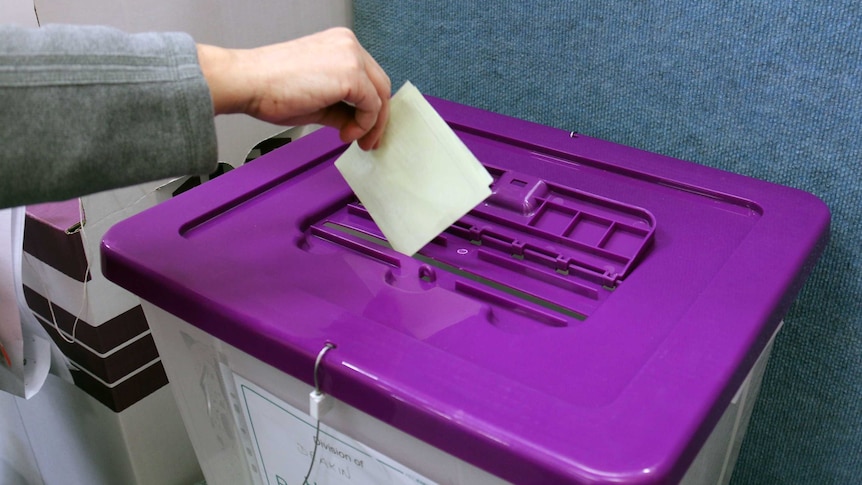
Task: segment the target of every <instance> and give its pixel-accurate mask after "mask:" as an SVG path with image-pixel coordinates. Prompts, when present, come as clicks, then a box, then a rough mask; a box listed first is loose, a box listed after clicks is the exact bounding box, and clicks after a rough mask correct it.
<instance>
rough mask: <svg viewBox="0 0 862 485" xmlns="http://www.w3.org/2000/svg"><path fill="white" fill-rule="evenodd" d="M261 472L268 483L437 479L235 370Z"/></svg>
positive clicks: (378, 483) (422, 482)
mask: <svg viewBox="0 0 862 485" xmlns="http://www.w3.org/2000/svg"><path fill="white" fill-rule="evenodd" d="M234 382H235V383H236V388H237V392H238V393H239V399H240V403H241V406H242V408H243V409H242V412H243V417H244V418H245V422H246V425H247V426H248V431H249V434H250V435H251V443H252V447H253V448H254V452H255V455H256V457H257V461H258V466H259V468H260V475H261V477H263V478H262V479H263V483H265V484H267V485H304V484H303V483H302V482H303V479H304V478H305V474H306V473H307V472H308V468H309V465H310V464H311V459H312V456H314V466H313V468H312V471H311V475H310V476H309V479H308V485H386V484H394V485H407V484H409V485H417V484H418V485H434V482H433V481H431V480H429V479H427V478H425V477H423V476H421V475H419V474H417V473H416V472H414V471H412V470H410V469H408V468H406V467H404V466H403V465H401V464H400V463H398V462H397V461H395V460H393V459H391V458H389V457H387V456H384V455H382V454H381V453H378V452H377V451H375V450H373V449H371V448H369V447H367V446H365V445H363V444H362V443H360V442H358V441H356V440H354V439H352V438H350V437H349V436H346V435H345V434H343V433H340V432H338V431H336V430H334V429H332V428H330V427H329V426H326V425H325V424H323V423H321V424H320V433H319V434H318V435H317V450H316V451H315V434H316V426H317V422H316V421H315V420H313V419H312V418H311V416H309V415H308V414H306V413H304V412H302V411H300V410H299V409H297V408H295V407H293V406H291V405H290V404H288V403H286V402H284V401H282V400H281V399H279V398H277V397H275V396H273V395H272V394H270V393H269V392H267V391H266V390H265V389H263V388H261V387H260V386H258V385H256V384H254V383H252V382H249V381H248V380H246V379H244V378H243V377H242V376H239V375H236V374H234Z"/></svg>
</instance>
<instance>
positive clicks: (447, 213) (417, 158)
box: [335, 82, 493, 256]
mask: <svg viewBox="0 0 862 485" xmlns="http://www.w3.org/2000/svg"><path fill="white" fill-rule="evenodd" d="M335 166H336V167H337V168H338V170H339V171H340V172H341V175H342V176H343V177H344V179H345V180H346V181H347V183H348V184H349V185H350V188H351V189H353V192H354V193H355V194H356V196H357V197H358V198H359V201H360V202H362V205H364V206H365V208H366V209H367V210H368V213H369V214H370V215H371V217H372V219H374V222H375V223H377V226H378V227H379V228H380V230H381V231H382V232H383V235H384V236H386V239H387V240H388V241H389V244H390V245H391V246H392V248H393V249H395V250H396V251H398V252H400V253H403V254H406V255H408V256H412V255H413V254H415V253H416V252H417V251H418V250H419V249H421V248H422V246H424V245H426V244H428V243H429V242H430V241H431V240H432V239H434V238H435V237H437V235H439V234H440V233H441V232H443V231H444V230H445V229H446V228H447V227H449V226H450V225H452V223H454V222H455V221H457V220H458V219H459V218H461V217H462V216H463V215H464V214H466V213H467V212H469V211H470V209H472V208H473V207H475V206H476V205H477V204H479V203H481V202H482V201H483V200H485V198H486V197H488V196H489V195H491V190H490V188H489V185H490V184H491V182H492V180H493V179H492V177H491V175H490V174H489V173H488V171H487V170H485V167H483V166H482V164H480V163H479V161H478V160H477V159H476V157H475V156H473V154H472V153H470V150H469V149H468V148H467V147H466V146H465V145H464V143H463V142H462V141H461V140H460V139H459V138H458V136H457V135H456V134H455V132H453V131H452V129H451V128H449V125H447V124H446V122H445V121H443V118H441V117H440V115H439V114H437V112H436V111H434V108H433V107H432V106H431V105H430V104H429V103H428V101H427V100H426V99H425V97H424V96H422V93H420V92H419V90H418V89H416V87H415V86H413V85H412V84H411V83H409V82H407V83H405V84H404V86H402V87H401V89H399V90H398V92H397V93H395V96H393V97H392V100H391V102H390V111H389V122H388V124H387V127H386V131H385V133H384V134H383V137H382V138H381V141H380V145H379V148H377V149H376V150H371V151H367V152H366V151H363V150H362V149H360V148H359V146H358V145H357V144H356V143H355V142H354V143H353V144H352V145H351V146H350V147H349V148H348V149H347V151H345V152H344V154H342V156H341V157H339V159H338V160H336V162H335Z"/></svg>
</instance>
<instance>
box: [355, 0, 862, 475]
mask: <svg viewBox="0 0 862 485" xmlns="http://www.w3.org/2000/svg"><path fill="white" fill-rule="evenodd" d="M354 5H355V7H354V9H355V30H356V32H357V35H358V36H359V38H360V41H362V42H363V44H364V45H365V46H366V48H368V50H369V51H370V52H371V53H372V55H374V56H375V57H376V58H377V59H378V60H379V61H380V63H381V64H382V65H383V67H384V68H385V69H386V70H387V71H388V73H389V74H390V77H391V78H392V81H393V87H394V88H397V87H399V86H400V85H401V83H403V82H404V81H405V80H408V79H409V80H410V81H412V82H413V83H414V84H416V85H417V86H418V87H419V89H420V90H421V91H423V92H425V93H427V94H432V95H435V96H439V97H443V98H447V99H451V100H454V101H458V102H462V103H466V104H470V105H474V106H478V107H482V108H486V109H490V110H492V111H496V112H501V113H506V114H509V115H514V116H517V117H519V118H524V119H529V120H533V121H537V122H540V123H543V124H546V125H551V126H556V127H559V128H563V129H566V130H575V131H578V132H581V133H584V134H587V135H591V136H595V137H599V138H604V139H607V140H612V141H616V142H619V143H623V144H626V145H632V146H636V147H640V148H643V149H646V150H650V151H654V152H658V153H663V154H666V155H671V156H674V157H677V158H682V159H685V160H690V161H694V162H697V163H701V164H705V165H710V166H714V167H719V168H722V169H726V170H730V171H733V172H738V173H742V174H746V175H750V176H753V177H758V178H762V179H767V180H770V181H773V182H778V183H781V184H784V185H790V186H794V187H798V188H801V189H804V190H806V191H808V192H812V193H814V194H816V195H818V196H820V197H821V198H822V199H824V200H825V201H826V203H827V204H828V205H829V206H830V208H831V210H832V214H833V227H832V239H831V242H830V245H829V246H828V248H827V250H826V252H825V254H824V256H823V259H822V260H821V262H820V264H819V265H818V267H817V268H816V269H815V271H814V272H813V274H812V276H811V278H810V280H809V282H808V284H807V285H806V286H805V287H804V289H803V291H802V293H801V295H800V298H799V299H798V301H797V302H796V303H795V305H794V306H793V308H792V309H791V311H790V314H789V315H788V316H787V319H786V325H785V327H784V330H783V331H782V332H781V333H780V335H779V338H778V340H777V344H776V348H775V351H774V354H773V357H772V360H771V362H770V365H769V367H768V370H767V376H766V380H765V382H764V385H763V389H762V393H761V398H760V400H759V402H758V404H757V406H756V409H755V412H754V416H753V418H752V423H751V426H750V428H749V432H748V436H747V438H746V440H745V443H744V445H743V449H742V452H741V457H740V461H739V463H738V465H737V469H736V472H735V474H734V479H733V480H734V483H736V484H740V483H744V484H749V483H752V484H769V485H773V484H805V485H810V484H852V483H862V271H860V270H862V189H860V186H862V168H860V167H862V162H861V161H860V159H862V123H860V122H862V7H860V5H862V4H860V3H859V2H854V1H846V0H838V1H830V0H816V1H812V0H777V1H776V0H772V1H752V0H741V1H736V2H729V1H722V0H711V1H706V0H689V1H686V2H657V1H647V0H628V1H621V0H600V1H582V2H567V1H559V0H558V1H548V0H534V1H529V2H513V1H508V2H489V1H484V2H483V1H476V2H466V1H450V2H419V1H398V2H387V1H383V0H355V2H354Z"/></svg>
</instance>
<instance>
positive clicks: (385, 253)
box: [309, 167, 656, 326]
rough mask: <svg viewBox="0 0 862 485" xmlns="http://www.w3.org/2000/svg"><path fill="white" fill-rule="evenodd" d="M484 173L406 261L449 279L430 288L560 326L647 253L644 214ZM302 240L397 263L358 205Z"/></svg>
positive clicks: (581, 314)
mask: <svg viewBox="0 0 862 485" xmlns="http://www.w3.org/2000/svg"><path fill="white" fill-rule="evenodd" d="M488 168H489V172H490V173H491V174H492V176H493V177H494V182H493V183H492V186H491V188H492V195H491V196H490V197H489V198H488V199H486V201H485V202H483V203H482V204H480V205H478V206H477V207H475V208H474V209H473V210H472V211H470V212H469V213H468V214H466V215H465V216H464V217H462V218H461V219H460V220H458V221H457V222H456V223H455V224H453V225H452V226H450V227H449V228H448V229H446V230H445V231H444V232H443V233H442V234H440V235H439V236H438V237H437V238H435V239H434V240H432V241H431V243H429V244H428V245H426V246H425V247H424V248H422V249H421V250H420V251H419V253H417V254H416V255H415V256H414V259H417V260H419V261H420V262H422V263H424V264H428V265H431V266H433V267H435V268H436V269H438V270H442V272H443V273H446V274H448V275H449V277H447V278H438V279H437V280H436V281H435V282H434V284H435V285H439V286H444V287H448V288H449V289H451V290H453V291H456V292H460V293H464V294H468V295H469V296H471V297H474V298H480V299H483V300H485V301H487V302H489V303H490V304H493V305H496V306H502V307H506V308H510V309H511V308H517V309H519V311H521V312H522V313H525V312H526V313H530V312H532V313H533V315H534V316H537V315H539V316H542V319H543V320H545V321H546V323H549V324H550V325H552V326H565V324H566V322H567V321H569V320H571V319H575V320H583V319H585V318H587V317H588V316H589V315H590V314H591V313H592V312H593V311H595V309H596V308H598V306H599V305H601V304H602V303H603V302H604V301H605V300H606V299H607V298H608V297H609V296H610V294H611V293H612V292H613V291H614V290H615V289H616V288H617V287H618V286H619V285H620V284H622V282H623V281H624V280H625V278H626V277H627V276H628V275H630V274H631V273H632V271H633V269H634V268H635V267H636V265H637V263H638V262H639V261H641V260H642V259H643V258H644V257H645V256H646V254H647V253H648V251H649V248H650V246H651V244H652V241H653V236H654V232H655V227H656V223H655V219H654V217H653V216H652V214H651V213H650V212H649V211H647V210H646V209H643V208H640V207H636V206H632V205H628V204H623V203H620V202H617V201H613V200H609V199H606V198H602V197H599V196H596V195H593V194H588V193H585V192H582V191H578V190H575V189H572V188H569V187H565V186H561V185H558V184H554V183H550V182H548V181H545V180H541V179H538V178H536V177H531V176H528V175H526V174H519V173H516V172H512V171H506V170H501V169H498V168H495V167H488ZM309 230H310V233H311V235H313V236H316V237H317V238H319V239H323V240H326V241H328V242H329V243H333V244H337V245H339V246H341V247H343V248H345V249H349V250H352V251H356V252H359V253H362V254H364V255H365V256H367V257H370V258H373V259H376V260H378V261H380V262H381V263H383V264H386V265H389V266H396V267H398V266H400V265H401V258H403V256H401V255H398V254H397V253H396V252H394V251H393V250H391V248H389V247H388V244H387V243H386V239H385V237H384V236H383V234H382V233H381V232H380V230H379V229H378V228H377V226H376V225H375V224H374V221H373V220H372V219H371V216H370V215H369V214H368V211H366V210H365V208H364V207H363V206H362V204H361V203H360V202H359V201H358V200H355V199H354V200H352V201H350V202H348V203H346V204H345V205H343V206H340V207H336V208H334V210H333V211H332V212H331V213H329V214H327V215H325V216H323V217H322V218H321V219H319V220H318V221H317V222H315V223H313V224H311V226H310V227H309ZM536 312H538V314H537V313H536ZM549 315H550V316H549Z"/></svg>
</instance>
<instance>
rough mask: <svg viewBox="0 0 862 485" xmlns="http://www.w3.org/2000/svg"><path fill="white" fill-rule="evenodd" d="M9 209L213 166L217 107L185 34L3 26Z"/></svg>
mask: <svg viewBox="0 0 862 485" xmlns="http://www.w3.org/2000/svg"><path fill="white" fill-rule="evenodd" d="M0 107H2V108H0V167H2V176H0V207H7V206H14V205H23V204H27V203H33V202H38V201H45V200H61V199H65V198H70V197H74V196H78V195H82V194H85V193H91V192H96V191H100V190H105V189H110V188H116V187H120V186H125V185H131V184H135V183H140V182H144V181H149V180H156V179H160V178H165V177H169V176H176V175H183V174H189V173H203V172H206V171H208V170H211V169H212V168H213V167H214V165H215V161H216V156H217V155H216V153H217V151H216V140H215V128H214V124H213V105H212V101H211V98H210V92H209V89H208V86H207V84H206V82H205V80H204V78H203V76H202V74H201V70H200V67H199V65H198V59H197V49H196V46H195V44H194V42H193V41H192V40H191V38H189V37H188V36H186V35H183V34H140V35H128V34H124V33H121V32H118V31H116V30H112V29H106V28H82V27H59V26H57V27H46V28H42V29H36V30H27V29H15V28H6V27H0Z"/></svg>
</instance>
